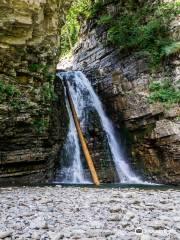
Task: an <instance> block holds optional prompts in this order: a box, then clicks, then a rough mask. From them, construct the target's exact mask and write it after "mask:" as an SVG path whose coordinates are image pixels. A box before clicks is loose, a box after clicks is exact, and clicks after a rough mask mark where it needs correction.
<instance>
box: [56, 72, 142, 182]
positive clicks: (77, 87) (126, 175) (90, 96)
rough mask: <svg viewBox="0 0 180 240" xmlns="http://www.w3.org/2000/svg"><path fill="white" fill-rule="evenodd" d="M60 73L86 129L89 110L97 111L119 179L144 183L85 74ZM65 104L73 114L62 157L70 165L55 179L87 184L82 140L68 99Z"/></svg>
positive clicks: (62, 169) (81, 123) (61, 170)
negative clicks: (126, 156)
mask: <svg viewBox="0 0 180 240" xmlns="http://www.w3.org/2000/svg"><path fill="white" fill-rule="evenodd" d="M57 75H58V77H59V78H60V79H61V80H63V81H66V82H67V84H68V88H69V91H70V94H71V97H72V100H73V102H74V105H75V109H76V111H77V115H78V118H79V121H80V125H81V128H82V130H84V128H85V125H86V121H87V118H86V114H87V111H88V109H92V108H94V109H95V110H96V112H97V113H98V115H99V118H100V121H101V125H102V128H103V130H104V132H105V134H106V136H107V139H108V144H109V148H110V151H111V155H112V158H113V161H114V164H115V167H116V171H117V174H118V177H119V182H121V183H142V181H141V179H140V178H139V177H138V176H136V175H135V173H134V172H133V171H132V170H131V169H130V166H129V164H128V162H127V160H126V158H125V156H124V155H123V151H122V146H121V143H120V141H119V139H118V138H117V137H116V134H115V130H114V127H113V124H112V122H111V121H110V119H109V118H108V117H107V115H106V113H105V111H104V109H103V106H102V103H101V101H100V99H99V97H98V96H97V94H96V93H95V91H94V89H93V87H92V86H91V84H90V82H89V80H88V79H87V78H86V76H85V75H84V74H83V73H82V72H80V71H77V72H60V73H58V74H57ZM66 107H67V109H68V113H69V117H70V124H69V131H68V135H67V139H66V142H65V145H64V149H63V154H64V155H63V157H64V158H65V159H66V162H67V163H68V166H64V167H61V169H59V170H58V171H57V174H56V180H57V181H58V180H61V181H62V182H64V183H87V182H88V181H89V180H88V177H87V176H86V175H85V171H84V169H83V164H82V157H81V153H80V146H79V140H78V136H77V133H76V129H75V126H74V122H73V117H72V114H71V111H70V107H69V104H68V102H67V100H66Z"/></svg>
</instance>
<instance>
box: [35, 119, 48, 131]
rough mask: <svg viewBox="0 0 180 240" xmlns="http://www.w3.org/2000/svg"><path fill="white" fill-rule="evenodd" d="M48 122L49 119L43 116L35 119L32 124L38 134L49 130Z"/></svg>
mask: <svg viewBox="0 0 180 240" xmlns="http://www.w3.org/2000/svg"><path fill="white" fill-rule="evenodd" d="M48 124H49V123H48V120H47V119H44V118H43V117H41V118H37V119H35V120H34V121H33V123H32V126H33V128H34V130H35V131H36V133H37V134H42V133H44V132H45V131H46V130H47V128H48Z"/></svg>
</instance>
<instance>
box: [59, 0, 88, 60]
mask: <svg viewBox="0 0 180 240" xmlns="http://www.w3.org/2000/svg"><path fill="white" fill-rule="evenodd" d="M90 10H91V0H76V1H74V3H73V4H72V6H71V8H70V10H69V12H68V14H67V16H66V19H65V20H64V21H65V25H64V26H63V28H62V30H61V49H60V52H61V56H62V55H65V54H67V53H68V52H69V51H70V50H72V47H73V46H74V45H75V43H76V42H77V40H78V35H79V30H80V22H81V20H82V19H86V18H88V17H89V16H90V13H91V11H90Z"/></svg>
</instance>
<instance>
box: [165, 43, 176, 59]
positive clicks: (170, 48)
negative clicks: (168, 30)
mask: <svg viewBox="0 0 180 240" xmlns="http://www.w3.org/2000/svg"><path fill="white" fill-rule="evenodd" d="M179 52H180V41H179V42H178V41H177V42H172V43H171V44H169V45H167V46H165V48H164V54H165V55H166V56H170V55H172V54H176V53H179Z"/></svg>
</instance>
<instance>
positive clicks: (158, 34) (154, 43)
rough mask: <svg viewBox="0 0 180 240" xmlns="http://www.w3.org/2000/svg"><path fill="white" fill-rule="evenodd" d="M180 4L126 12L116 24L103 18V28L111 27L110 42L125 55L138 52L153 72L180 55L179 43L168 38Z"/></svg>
mask: <svg viewBox="0 0 180 240" xmlns="http://www.w3.org/2000/svg"><path fill="white" fill-rule="evenodd" d="M179 7H180V4H179V3H163V4H154V5H153V4H148V3H145V4H144V7H141V8H138V7H136V8H132V9H131V11H130V12H128V9H127V11H125V10H124V11H123V13H122V12H121V15H120V16H118V17H117V18H115V19H114V20H113V19H112V18H111V17H110V16H106V15H105V16H102V17H101V18H100V20H99V21H98V23H99V24H106V25H108V26H109V27H108V31H107V36H108V41H109V43H111V44H114V45H116V46H118V48H119V49H120V50H121V51H122V50H125V51H136V52H139V53H141V54H142V55H144V56H146V57H147V58H148V59H149V65H150V67H151V68H152V69H158V68H159V66H160V64H161V62H162V60H163V58H164V57H165V56H167V55H171V54H174V53H176V52H178V51H179V48H180V47H179V42H173V40H172V39H171V38H170V37H169V34H168V23H169V21H170V19H172V18H173V17H174V16H176V15H177V14H178V13H179V9H180V8H179ZM127 13H128V14H127Z"/></svg>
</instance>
